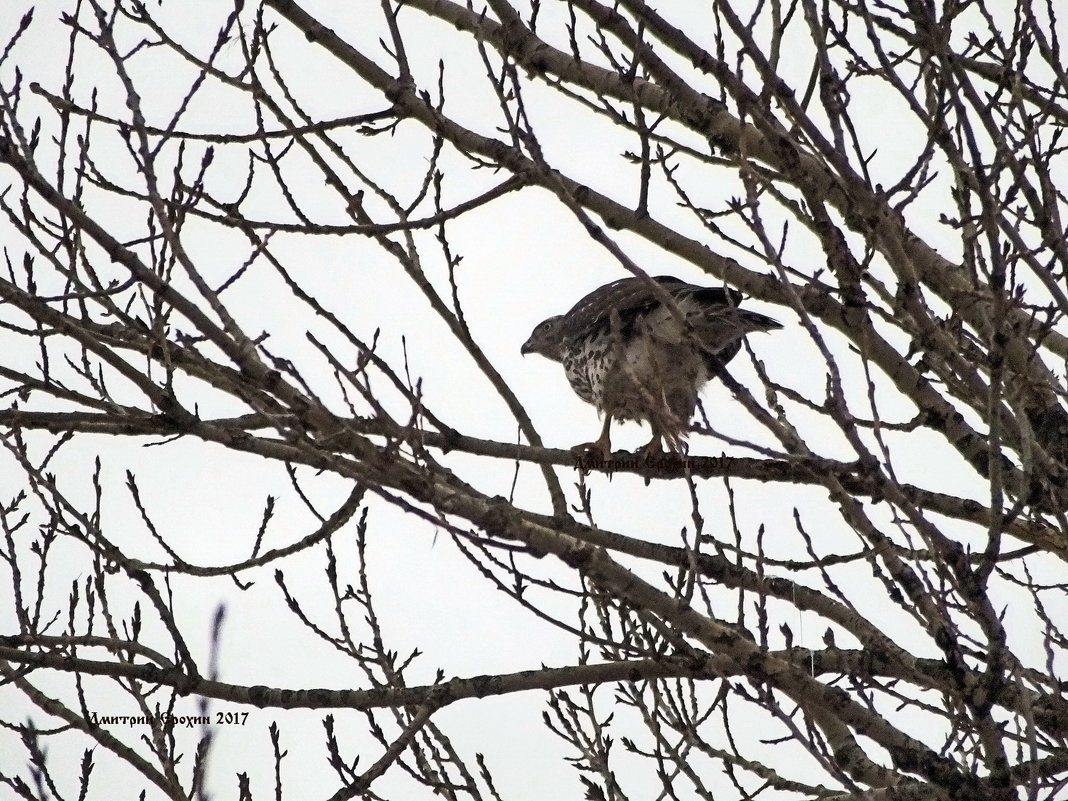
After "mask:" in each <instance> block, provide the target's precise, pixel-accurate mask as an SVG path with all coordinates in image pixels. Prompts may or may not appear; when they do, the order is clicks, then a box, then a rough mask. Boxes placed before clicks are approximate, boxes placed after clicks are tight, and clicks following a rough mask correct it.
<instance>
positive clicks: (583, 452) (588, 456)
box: [571, 414, 612, 462]
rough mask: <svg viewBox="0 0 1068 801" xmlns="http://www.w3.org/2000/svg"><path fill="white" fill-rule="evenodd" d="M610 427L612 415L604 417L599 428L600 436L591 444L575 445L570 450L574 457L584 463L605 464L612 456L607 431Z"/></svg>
mask: <svg viewBox="0 0 1068 801" xmlns="http://www.w3.org/2000/svg"><path fill="white" fill-rule="evenodd" d="M611 427H612V415H610V414H606V415H605V416H604V425H603V426H602V427H601V436H599V437H597V439H596V440H594V441H593V442H586V443H584V444H582V445H576V446H575V447H574V448H572V449H571V452H572V453H573V454H575V456H576V457H577V458H579V459H582V460H584V461H600V462H607V461H608V459H609V457H611V455H612V445H611V442H610V440H609V429H610V428H611Z"/></svg>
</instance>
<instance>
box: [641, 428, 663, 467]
mask: <svg viewBox="0 0 1068 801" xmlns="http://www.w3.org/2000/svg"><path fill="white" fill-rule="evenodd" d="M662 439H663V436H662V435H661V433H660V431H659V430H658V429H657V428H656V427H655V426H654V427H653V438H652V439H651V440H649V442H647V443H646V444H645V445H643V446H642V447H641V449H640V450H639V451H638V456H639V458H641V459H642V460H643V461H646V462H651V461H652V460H653V459H655V458H657V457H658V456H663V455H664V449H663V447H662Z"/></svg>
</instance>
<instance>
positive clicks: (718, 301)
mask: <svg viewBox="0 0 1068 801" xmlns="http://www.w3.org/2000/svg"><path fill="white" fill-rule="evenodd" d="M668 299H670V301H671V302H670V303H668V302H665V301H667V300H668ZM741 299H742V296H741V293H739V292H737V291H736V290H733V289H725V288H712V287H702V286H697V285H695V284H688V283H686V282H685V281H682V280H680V279H678V278H675V277H673V276H670V275H661V276H657V277H656V278H652V279H647V278H637V277H635V278H623V279H621V280H619V281H613V282H612V283H610V284H605V285H604V286H602V287H600V288H599V289H595V290H594V291H593V292H591V293H590V294H588V295H587V296H586V297H584V298H583V299H582V300H580V301H579V302H578V303H576V304H575V305H574V307H572V309H571V310H570V311H568V312H567V313H566V314H561V315H557V316H555V317H550V318H548V319H547V320H544V321H542V322H541V323H539V324H538V325H537V326H536V327H535V328H534V331H533V332H532V333H531V335H530V338H529V339H527V341H526V343H524V345H523V347H522V349H521V352H522V353H523V354H524V355H525V354H527V353H540V354H541V355H543V356H546V357H547V358H549V359H552V360H554V361H558V362H560V363H561V364H563V366H564V372H565V373H566V375H567V380H568V382H569V383H570V384H571V388H572V389H573V390H574V391H575V394H577V395H578V396H579V397H580V398H582V399H583V400H584V401H586V402H587V403H591V404H593V405H594V406H596V407H597V409H598V411H600V412H601V413H602V414H604V416H605V421H604V427H603V428H602V430H601V435H600V437H598V439H597V440H595V441H594V442H591V443H587V444H585V445H579V446H576V448H574V449H573V450H575V451H576V452H578V453H580V454H581V455H583V456H587V457H589V456H597V457H600V458H602V459H604V458H607V456H608V454H609V453H610V441H609V429H610V427H611V424H612V420H613V418H615V419H621V420H638V421H643V420H644V421H648V422H649V424H650V426H652V429H653V438H652V439H651V440H650V441H649V444H648V445H646V446H645V447H644V448H643V449H642V451H641V453H643V454H644V455H645V456H647V457H648V456H652V455H654V454H656V453H658V452H660V447H661V440H666V441H667V443H668V445H669V446H670V447H671V448H672V449H673V450H681V448H682V438H683V436H684V435H685V432H686V431H687V429H688V427H689V423H690V419H691V418H692V417H693V413H694V410H695V409H696V407H697V393H698V391H699V390H700V389H701V387H702V386H704V385H705V384H706V383H707V382H708V381H709V380H710V379H712V378H714V377H715V376H716V375H718V374H719V373H720V372H721V371H722V370H723V367H724V365H726V364H727V362H729V361H730V360H731V359H732V358H734V356H735V355H736V354H737V353H738V351H739V349H740V348H741V340H742V338H743V337H744V336H745V335H746V334H748V333H750V332H753V331H772V330H774V329H776V328H781V327H782V326H781V325H779V323H777V322H776V321H775V320H772V319H771V318H770V317H765V316H764V315H762V314H757V313H756V312H751V311H746V310H745V309H740V308H738V303H739V301H741Z"/></svg>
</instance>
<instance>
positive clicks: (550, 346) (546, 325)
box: [519, 314, 564, 362]
mask: <svg viewBox="0 0 1068 801" xmlns="http://www.w3.org/2000/svg"><path fill="white" fill-rule="evenodd" d="M563 320H564V315H562V314H558V315H556V316H555V317H550V318H549V319H548V320H542V321H541V322H540V323H538V324H537V325H536V326H534V330H533V331H531V332H530V336H529V337H528V338H527V341H526V342H524V343H523V347H521V348H520V349H519V352H520V353H522V354H523V355H524V356H526V355H527V354H528V353H540V354H541V355H542V356H544V357H546V358H548V359H552V360H553V361H556V362H561V361H563V360H564V353H563V348H564V339H563V337H562V336H561V332H560V328H561V323H563Z"/></svg>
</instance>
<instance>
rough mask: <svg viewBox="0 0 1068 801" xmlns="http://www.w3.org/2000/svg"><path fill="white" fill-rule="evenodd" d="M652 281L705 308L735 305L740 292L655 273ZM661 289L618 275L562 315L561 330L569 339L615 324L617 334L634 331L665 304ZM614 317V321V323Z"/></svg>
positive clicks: (680, 298) (627, 333) (676, 298)
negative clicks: (618, 328) (700, 284)
mask: <svg viewBox="0 0 1068 801" xmlns="http://www.w3.org/2000/svg"><path fill="white" fill-rule="evenodd" d="M652 281H654V282H655V283H656V284H658V285H659V289H660V290H662V292H666V293H667V294H668V295H670V296H671V297H672V298H674V299H675V300H676V301H682V300H685V301H687V302H688V303H693V304H696V305H699V306H702V307H706V308H708V309H713V308H722V307H728V306H736V305H737V304H738V302H739V301H740V300H741V293H739V292H737V291H736V290H733V289H727V288H723V287H705V286H698V285H697V284H690V283H687V282H686V281H683V280H682V279H680V278H676V277H674V276H671V275H658V276H655V277H653V278H652ZM662 292H661V291H658V290H657V289H656V288H655V287H653V286H651V285H650V283H649V279H646V278H638V277H629V278H621V279H619V280H618V281H613V282H611V283H609V284H605V285H604V286H602V287H598V288H597V289H595V290H593V291H592V292H590V293H589V294H588V295H586V296H585V297H584V298H582V299H581V300H580V301H579V302H578V303H576V304H575V305H574V306H573V307H572V308H571V309H570V311H568V312H567V313H566V314H564V315H563V318H562V320H561V331H560V333H561V334H562V335H563V337H564V338H565V339H569V340H575V339H588V338H591V337H596V336H598V335H600V334H603V333H605V332H606V331H607V330H608V329H609V328H610V326H612V325H613V324H617V325H619V327H620V333H621V334H622V335H623V336H627V335H629V334H631V333H633V331H634V330H635V324H636V322H637V321H638V320H639V319H641V318H644V317H647V316H648V315H649V314H650V313H651V312H653V311H655V310H657V309H659V308H661V307H662V306H663V305H664V303H663V295H662ZM613 320H616V321H617V322H616V323H613Z"/></svg>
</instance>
